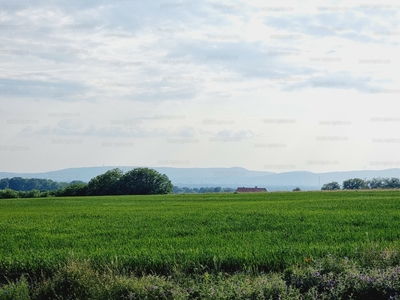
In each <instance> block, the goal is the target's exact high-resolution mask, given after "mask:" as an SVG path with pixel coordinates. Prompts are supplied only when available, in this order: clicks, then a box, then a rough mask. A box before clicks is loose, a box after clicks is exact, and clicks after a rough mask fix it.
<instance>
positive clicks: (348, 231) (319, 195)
mask: <svg viewBox="0 0 400 300" xmlns="http://www.w3.org/2000/svg"><path fill="white" fill-rule="evenodd" d="M399 209H400V198H399V192H398V191H339V192H299V193H290V192H287V193H263V194H253V195H248V194H210V195H158V196H156V195H153V196H103V197H71V198H47V199H46V198H45V199H44V198H38V199H19V200H2V201H0V240H1V241H2V243H1V244H0V273H1V274H2V276H3V277H4V276H5V277H7V278H8V280H9V281H10V282H9V283H7V281H5V280H3V284H5V285H4V286H3V287H2V289H3V293H2V294H1V289H0V295H1V296H0V299H2V297H3V298H4V297H8V296H7V295H10V293H11V291H17V292H18V291H19V292H23V293H24V295H25V296H27V297H28V294H27V293H28V292H29V297H31V298H32V299H56V298H57V297H60V299H68V297H67V296H71V297H72V299H120V298H121V297H122V296H123V297H125V298H126V299H143V298H144V297H145V296H144V295H147V297H148V299H196V298H197V299H207V298H208V299H258V298H259V299H269V298H270V297H272V298H271V299H300V296H302V297H303V299H306V298H304V296H305V295H309V296H310V298H309V299H324V298H315V297H314V296H315V295H316V294H318V295H323V294H324V295H326V296H327V297H328V296H329V297H330V298H329V297H328V298H325V299H339V298H346V297H348V296H349V295H350V294H351V293H353V299H368V297H369V296H368V297H367V296H366V295H375V296H374V297H372V298H371V299H396V298H395V297H397V296H396V295H397V294H396V293H399V290H400V289H399V286H400V283H399V280H400V269H399V268H398V266H399V265H400V254H399V253H400V252H399V250H400V247H399V243H398V240H399V237H400V213H399V212H400V210H399ZM23 274H25V275H23ZM21 276H23V277H21ZM15 279H19V281H18V282H15ZM28 284H29V285H28ZM4 291H7V292H4ZM24 291H25V292H24ZM82 293H83V294H82ZM314 294H315V295H314ZM378 294H379V295H381V296H382V298H379V297H378V298H377V295H378ZM312 295H314V296H312ZM338 295H341V296H340V297H339V296H338ZM357 295H359V296H357ZM18 297H22V294H19V296H18ZM129 297H130V298H129ZM279 297H280V298H279ZM313 297H314V298H313ZM338 297H339V298H338ZM357 297H358V298H357ZM390 297H392V298H390ZM14 298H15V297H14ZM4 299H12V297H11V298H4ZM15 299H17V298H15ZM21 299H24V298H21ZM26 299H29V298H26Z"/></svg>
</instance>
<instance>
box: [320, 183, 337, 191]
mask: <svg viewBox="0 0 400 300" xmlns="http://www.w3.org/2000/svg"><path fill="white" fill-rule="evenodd" d="M321 190H322V191H334V190H340V184H339V183H337V182H336V181H332V182H329V183H325V184H324V185H323V186H322V188H321Z"/></svg>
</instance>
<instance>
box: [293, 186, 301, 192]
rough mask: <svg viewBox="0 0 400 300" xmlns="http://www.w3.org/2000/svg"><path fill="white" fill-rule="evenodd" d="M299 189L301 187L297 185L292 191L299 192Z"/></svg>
mask: <svg viewBox="0 0 400 300" xmlns="http://www.w3.org/2000/svg"><path fill="white" fill-rule="evenodd" d="M300 191H301V189H300V188H299V187H296V188H294V189H293V192H300Z"/></svg>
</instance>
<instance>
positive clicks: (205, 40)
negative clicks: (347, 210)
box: [0, 0, 400, 173]
mask: <svg viewBox="0 0 400 300" xmlns="http://www.w3.org/2000/svg"><path fill="white" fill-rule="evenodd" d="M399 11H400V10H399V5H398V4H396V2H395V1H386V2H377V1H376V2H365V1H351V4H350V3H349V1H318V2H317V1H301V2H300V1H284V2H283V1H279V2H278V1H255V0H248V1H235V2H233V1H230V2H224V1H196V2H194V1H191V2H190V1H177V2H170V1H168V0H166V1H165V2H163V1H153V0H150V1H139V0H113V1H111V0H108V1H106V0H96V1H92V0H88V1H57V0H55V1H40V0H37V1H22V0H21V1H9V2H3V1H1V2H0V99H1V100H0V101H1V106H0V171H2V172H46V171H53V170H59V169H64V168H71V167H92V166H103V165H104V166H147V167H176V168H206V167H207V168H209V167H244V168H246V169H249V170H258V171H271V172H278V173H279V172H289V171H311V172H329V171H347V170H363V169H367V170H380V169H388V168H398V167H400V155H399V153H400V151H399V150H400V133H399V130H398V129H399V127H400V113H399V107H400V106H399V104H398V102H399V100H400V98H399V97H400V84H399V83H400V76H399V75H400V73H399V69H400V61H399V55H398V53H400V47H399V42H400V26H399V23H400V14H399Z"/></svg>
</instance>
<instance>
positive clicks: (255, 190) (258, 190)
mask: <svg viewBox="0 0 400 300" xmlns="http://www.w3.org/2000/svg"><path fill="white" fill-rule="evenodd" d="M236 192H238V193H262V192H267V189H266V188H258V187H253V188H246V187H238V188H237V189H236Z"/></svg>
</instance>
